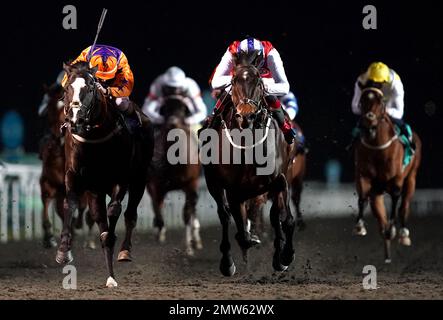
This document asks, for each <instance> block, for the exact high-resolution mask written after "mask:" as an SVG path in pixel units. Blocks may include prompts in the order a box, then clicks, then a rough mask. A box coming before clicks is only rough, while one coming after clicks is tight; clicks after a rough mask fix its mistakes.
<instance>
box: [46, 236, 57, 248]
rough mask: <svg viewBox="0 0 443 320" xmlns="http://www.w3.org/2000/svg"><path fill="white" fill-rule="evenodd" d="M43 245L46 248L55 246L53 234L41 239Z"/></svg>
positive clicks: (55, 241)
mask: <svg viewBox="0 0 443 320" xmlns="http://www.w3.org/2000/svg"><path fill="white" fill-rule="evenodd" d="M43 247H44V248H46V249H51V248H55V247H57V240H55V237H54V236H50V237H48V238H47V239H44V240H43Z"/></svg>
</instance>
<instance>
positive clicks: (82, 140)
mask: <svg viewBox="0 0 443 320" xmlns="http://www.w3.org/2000/svg"><path fill="white" fill-rule="evenodd" d="M86 74H87V75H88V76H89V77H90V78H91V79H92V81H93V88H92V91H93V92H92V97H93V99H91V104H89V105H84V104H83V103H82V102H81V101H80V105H79V106H76V108H81V107H84V108H85V109H86V117H87V118H86V119H87V120H88V121H89V118H90V115H91V112H92V109H93V107H94V106H95V98H96V96H97V86H96V82H97V80H96V79H95V77H94V76H93V75H92V74H90V73H89V72H86ZM105 103H107V102H105ZM72 108H73V106H72V105H71V104H70V105H69V108H68V110H67V111H66V112H65V114H69V112H70V111H71V110H72ZM104 121H105V120H103V121H102V122H101V123H99V124H95V125H94V126H93V128H100V127H101V126H102V125H103V123H104ZM67 127H68V128H69V132H70V133H71V135H72V137H73V138H74V139H75V140H76V141H78V142H80V143H89V144H100V143H103V142H106V141H108V140H110V139H111V138H112V137H113V136H114V135H116V134H117V133H118V132H119V131H120V130H121V129H122V127H121V125H120V124H117V125H116V126H115V128H114V130H112V131H111V132H110V133H109V134H107V135H106V136H105V137H102V138H98V139H86V138H84V137H82V136H80V135H78V134H75V133H72V132H71V124H70V123H68V125H67Z"/></svg>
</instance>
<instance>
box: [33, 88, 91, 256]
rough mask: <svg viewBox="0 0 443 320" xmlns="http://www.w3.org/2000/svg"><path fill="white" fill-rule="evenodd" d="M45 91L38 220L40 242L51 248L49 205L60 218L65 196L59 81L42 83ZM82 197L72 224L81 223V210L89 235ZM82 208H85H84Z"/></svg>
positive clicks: (87, 215)
mask: <svg viewBox="0 0 443 320" xmlns="http://www.w3.org/2000/svg"><path fill="white" fill-rule="evenodd" d="M45 91H46V94H47V95H48V98H49V100H48V104H47V107H46V110H44V113H42V115H46V117H47V125H48V128H49V133H48V134H47V135H45V136H44V137H43V138H42V140H41V141H40V150H39V151H40V159H41V160H42V174H41V176H40V190H41V200H42V203H43V209H42V221H43V232H44V236H43V246H44V247H45V248H52V247H56V246H57V241H56V240H55V237H54V235H53V234H52V231H51V228H52V225H51V221H50V219H49V205H50V203H51V201H53V200H54V199H55V211H56V212H57V215H58V216H59V217H60V219H62V221H63V201H64V198H65V152H64V146H63V145H64V141H63V137H62V136H61V132H60V127H61V125H62V124H63V122H64V118H65V117H64V112H63V102H62V101H61V100H60V99H61V98H62V97H63V87H62V86H60V85H59V84H53V85H51V86H50V87H45ZM86 207H87V203H86V197H85V196H84V195H83V196H82V197H80V201H79V206H78V210H79V215H78V217H77V220H76V223H75V227H76V228H78V229H80V228H81V227H82V226H83V214H84V213H85V217H86V222H87V224H88V226H89V235H90V234H91V229H92V226H93V223H94V222H93V221H92V219H91V217H90V215H89V213H88V211H87V210H86ZM85 211H86V212H85ZM86 245H87V246H88V247H90V248H95V242H94V241H93V240H92V239H89V241H87V243H86Z"/></svg>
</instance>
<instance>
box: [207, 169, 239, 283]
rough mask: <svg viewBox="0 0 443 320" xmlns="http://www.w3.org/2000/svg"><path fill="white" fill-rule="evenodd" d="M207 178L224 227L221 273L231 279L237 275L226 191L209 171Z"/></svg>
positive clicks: (221, 244) (221, 245) (209, 189)
mask: <svg viewBox="0 0 443 320" xmlns="http://www.w3.org/2000/svg"><path fill="white" fill-rule="evenodd" d="M205 177H206V185H207V187H208V191H209V193H210V194H211V196H212V197H213V198H214V200H215V202H216V203H217V213H218V217H219V219H220V223H221V225H222V241H221V243H220V252H221V253H222V258H221V260H220V272H221V273H222V274H223V275H224V276H226V277H230V276H233V275H234V274H235V271H236V267H235V263H234V260H233V259H232V256H231V244H230V242H229V221H230V213H229V208H228V204H227V201H226V197H225V195H224V190H223V189H222V188H221V187H220V186H219V185H218V184H217V181H216V179H212V178H211V177H212V176H211V175H210V174H209V173H208V171H207V170H205Z"/></svg>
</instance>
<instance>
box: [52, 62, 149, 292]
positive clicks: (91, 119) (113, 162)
mask: <svg viewBox="0 0 443 320" xmlns="http://www.w3.org/2000/svg"><path fill="white" fill-rule="evenodd" d="M64 68H65V71H66V72H67V79H68V80H67V83H66V85H65V114H66V118H67V119H66V120H67V123H68V127H67V130H66V133H65V156H66V164H65V168H66V170H65V171H66V174H65V184H66V200H65V204H64V217H65V219H64V224H63V231H62V241H61V244H60V246H59V248H58V252H57V256H56V260H57V262H58V263H69V262H70V261H72V260H73V258H72V253H71V238H72V235H71V223H72V214H73V212H74V211H75V210H76V209H77V203H78V197H79V195H81V194H82V193H83V192H86V194H87V197H88V204H89V209H90V211H91V215H92V217H93V219H94V221H95V222H96V223H97V225H98V228H99V231H100V241H101V244H102V248H103V252H104V255H105V260H106V266H107V268H108V273H109V277H108V279H107V282H106V286H107V287H115V286H117V282H116V281H115V275H114V267H113V255H114V246H115V242H116V234H115V227H116V224H117V221H118V218H119V216H120V214H121V210H122V204H121V202H122V200H123V198H124V196H125V195H126V193H127V192H128V195H129V197H128V205H127V208H126V211H125V213H124V216H125V226H126V234H125V238H124V240H123V242H122V245H121V248H120V253H119V255H118V260H119V261H128V260H131V254H130V253H131V248H132V242H131V237H132V232H133V230H134V228H135V225H136V222H137V207H138V205H139V203H140V200H141V198H142V196H143V193H144V189H145V184H146V173H147V167H148V165H149V162H150V161H151V157H152V150H153V135H152V126H151V124H150V122H149V120H148V119H147V118H146V117H144V116H143V115H142V114H141V120H142V127H141V128H140V137H138V138H136V137H134V136H132V135H131V134H130V133H129V132H128V131H127V130H124V129H123V126H122V125H121V120H120V119H121V118H120V115H119V113H118V111H117V108H116V107H115V105H114V103H115V102H114V101H113V100H112V98H111V97H106V96H105V95H104V94H103V93H102V92H101V91H100V90H98V89H97V83H96V81H97V79H96V78H95V72H96V71H97V68H92V69H90V68H89V64H88V63H86V62H78V63H76V64H74V65H71V66H68V65H65V67H64ZM131 103H132V102H131ZM134 108H135V106H134ZM137 109H138V108H137ZM140 113H141V112H140ZM107 195H109V196H110V198H111V200H110V203H109V204H108V205H106V196H107Z"/></svg>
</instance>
